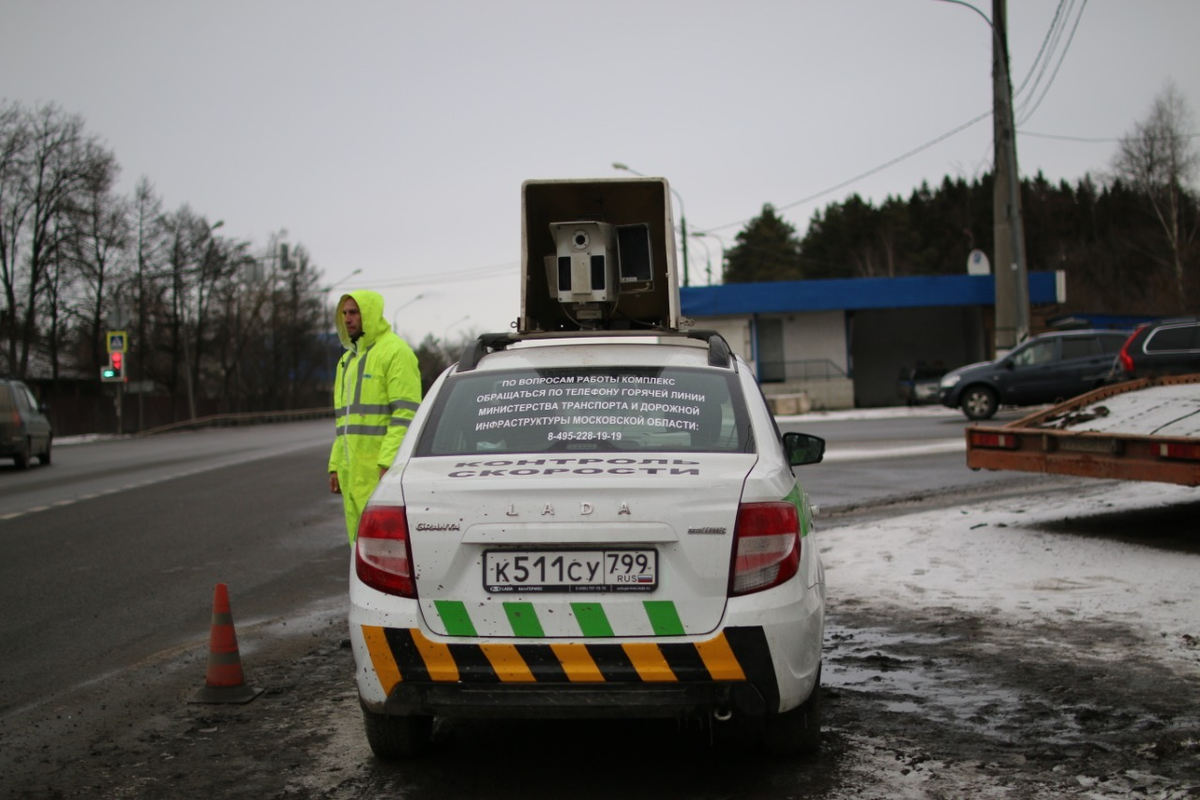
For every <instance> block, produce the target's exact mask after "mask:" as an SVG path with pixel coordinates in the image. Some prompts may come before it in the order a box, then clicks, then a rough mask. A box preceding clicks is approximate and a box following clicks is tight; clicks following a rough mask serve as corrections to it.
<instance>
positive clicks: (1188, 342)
mask: <svg viewBox="0 0 1200 800" xmlns="http://www.w3.org/2000/svg"><path fill="white" fill-rule="evenodd" d="M1197 327H1198V326H1195V325H1178V326H1174V327H1169V328H1168V327H1164V328H1159V329H1158V330H1154V331H1151V332H1150V335H1149V336H1148V337H1147V338H1146V344H1145V348H1144V349H1145V351H1146V352H1147V353H1162V352H1169V351H1173V350H1190V349H1192V348H1193V347H1195V344H1194V342H1195V336H1194V334H1195V332H1196V330H1197Z"/></svg>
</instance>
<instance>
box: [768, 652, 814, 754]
mask: <svg viewBox="0 0 1200 800" xmlns="http://www.w3.org/2000/svg"><path fill="white" fill-rule="evenodd" d="M763 723H764V725H763V744H764V745H765V746H766V748H767V750H768V751H769V752H771V753H772V754H774V755H809V754H812V753H816V752H817V751H819V750H820V749H821V670H820V667H818V668H817V682H816V683H815V684H813V689H812V693H811V694H810V695H809V696H808V699H807V700H805V701H804V702H803V703H801V704H800V705H799V706H797V707H796V708H793V709H792V710H791V711H784V712H783V713H780V714H768V715H767V717H766V719H765V720H763Z"/></svg>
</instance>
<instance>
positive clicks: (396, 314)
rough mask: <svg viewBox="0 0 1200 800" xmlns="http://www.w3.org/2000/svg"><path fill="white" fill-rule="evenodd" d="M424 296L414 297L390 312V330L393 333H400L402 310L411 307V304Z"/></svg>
mask: <svg viewBox="0 0 1200 800" xmlns="http://www.w3.org/2000/svg"><path fill="white" fill-rule="evenodd" d="M424 296H425V295H424V294H419V295H417V296H416V297H413V298H411V299H409V300H407V301H405V302H403V303H401V304H400V305H399V306H397V307H396V310H395V311H393V312H392V330H393V331H396V332H397V333H399V331H400V311H401V310H402V309H405V308H408V307H409V306H411V305H412V304H413V303H415V302H417V301H418V300H420V299H421V298H422V297H424Z"/></svg>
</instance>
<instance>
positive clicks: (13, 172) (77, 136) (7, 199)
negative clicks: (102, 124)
mask: <svg viewBox="0 0 1200 800" xmlns="http://www.w3.org/2000/svg"><path fill="white" fill-rule="evenodd" d="M0 131H2V132H0V137H2V138H0V229H2V232H0V242H2V244H0V261H2V267H0V281H2V282H3V287H2V288H3V291H4V300H5V304H6V308H5V314H4V317H5V318H4V323H5V324H4V325H3V328H4V330H3V333H4V336H5V338H6V344H7V348H6V350H7V356H8V368H9V369H10V370H12V371H14V372H16V373H17V374H19V375H25V374H26V373H27V372H28V370H29V364H30V354H31V351H33V350H34V349H35V348H46V352H45V355H46V356H47V357H48V359H49V361H50V363H51V364H55V363H56V362H57V346H58V325H59V318H60V312H61V311H62V310H63V309H62V299H63V297H64V289H65V288H66V285H67V284H68V283H69V281H70V278H71V276H70V275H67V274H65V273H63V272H61V270H64V269H66V268H67V263H66V255H67V254H66V249H65V244H66V237H68V236H69V235H70V234H71V233H73V232H74V231H76V230H77V229H78V226H77V225H76V224H75V223H76V221H77V217H78V215H79V213H80V209H81V208H83V207H84V206H85V205H86V201H85V199H84V198H85V197H86V194H87V191H88V187H89V186H90V185H98V184H101V183H104V182H105V180H106V177H105V176H106V175H107V176H108V178H107V180H111V175H112V174H115V172H114V170H115V161H114V159H113V157H112V155H111V154H110V153H109V152H108V151H106V150H105V149H104V148H103V147H101V146H100V145H99V144H98V143H97V142H96V140H95V139H94V138H92V137H89V136H87V135H86V134H85V132H84V127H83V120H82V118H80V117H78V116H74V115H69V114H65V113H64V112H63V111H61V110H60V109H59V108H58V107H56V106H54V105H47V106H43V107H42V108H40V109H38V110H36V111H34V112H32V113H26V112H24V111H22V110H21V109H20V107H19V106H12V107H5V108H3V109H2V110H0ZM43 314H44V315H46V316H47V318H48V320H49V325H48V326H47V325H45V324H42V322H41V316H42V315H43ZM45 328H48V329H49V330H48V332H47V331H46V330H44V329H45ZM47 345H48V348H47Z"/></svg>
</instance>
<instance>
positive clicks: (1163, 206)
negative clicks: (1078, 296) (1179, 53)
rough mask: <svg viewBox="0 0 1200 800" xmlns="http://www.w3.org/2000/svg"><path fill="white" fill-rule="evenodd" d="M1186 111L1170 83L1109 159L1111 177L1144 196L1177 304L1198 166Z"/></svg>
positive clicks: (1182, 297) (1183, 299)
mask: <svg viewBox="0 0 1200 800" xmlns="http://www.w3.org/2000/svg"><path fill="white" fill-rule="evenodd" d="M1190 132H1191V114H1190V112H1189V110H1188V108H1187V105H1186V103H1185V102H1184V99H1183V96H1182V95H1181V94H1180V93H1179V90H1178V89H1177V88H1176V87H1175V85H1174V84H1173V83H1170V82H1168V83H1167V85H1166V87H1165V88H1164V89H1163V90H1162V92H1160V93H1159V95H1158V96H1157V97H1156V98H1155V100H1154V106H1153V108H1152V109H1151V111H1150V115H1149V117H1147V118H1146V119H1145V120H1144V121H1143V122H1139V123H1137V124H1136V125H1134V128H1133V131H1132V132H1131V133H1130V134H1128V135H1127V136H1125V137H1124V138H1122V139H1121V142H1120V145H1119V149H1118V152H1117V155H1116V157H1115V158H1114V160H1113V171H1114V174H1115V176H1116V177H1117V178H1118V179H1119V180H1122V181H1126V182H1128V183H1129V184H1131V185H1132V186H1133V187H1134V188H1135V189H1136V190H1137V191H1138V192H1140V193H1141V194H1143V195H1145V197H1146V198H1147V199H1148V200H1149V202H1150V206H1151V208H1152V209H1153V211H1154V215H1155V217H1156V218H1157V220H1158V223H1159V225H1160V226H1161V228H1162V231H1163V234H1164V236H1165V237H1166V243H1167V252H1168V254H1167V256H1166V258H1159V259H1157V260H1159V261H1160V263H1163V264H1164V266H1166V267H1168V268H1169V269H1170V271H1171V274H1172V276H1173V277H1174V281H1175V289H1176V296H1177V298H1178V302H1179V303H1180V306H1181V308H1183V309H1186V308H1187V307H1188V303H1187V252H1188V249H1189V246H1190V244H1191V242H1192V241H1193V240H1194V239H1195V235H1196V219H1195V215H1194V213H1193V212H1194V209H1195V198H1194V197H1192V196H1191V195H1190V194H1189V189H1190V188H1191V183H1192V181H1193V180H1194V179H1195V177H1196V170H1197V167H1198V166H1200V156H1198V155H1197V152H1196V150H1195V149H1194V147H1193V146H1192V140H1191V139H1190V138H1189V136H1188V134H1189V133H1190Z"/></svg>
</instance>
